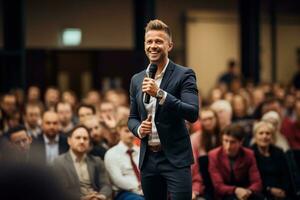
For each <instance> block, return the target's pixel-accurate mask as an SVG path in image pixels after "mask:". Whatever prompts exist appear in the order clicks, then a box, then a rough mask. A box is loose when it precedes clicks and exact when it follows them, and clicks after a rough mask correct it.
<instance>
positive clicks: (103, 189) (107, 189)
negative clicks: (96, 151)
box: [97, 158, 112, 198]
mask: <svg viewBox="0 0 300 200" xmlns="http://www.w3.org/2000/svg"><path fill="white" fill-rule="evenodd" d="M97 163H98V164H97V166H98V167H99V187H100V188H99V189H100V191H99V193H100V194H103V195H105V196H106V197H107V198H110V197H111V195H112V188H111V184H110V181H109V177H108V174H107V171H106V169H105V166H104V162H103V161H102V160H100V158H97Z"/></svg>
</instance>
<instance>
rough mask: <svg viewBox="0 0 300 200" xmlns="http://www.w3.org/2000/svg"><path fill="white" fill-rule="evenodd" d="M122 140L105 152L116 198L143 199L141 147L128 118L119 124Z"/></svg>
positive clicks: (119, 199) (125, 199)
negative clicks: (137, 143)
mask: <svg viewBox="0 0 300 200" xmlns="http://www.w3.org/2000/svg"><path fill="white" fill-rule="evenodd" d="M117 131H118V133H119V134H120V142H119V143H118V144H117V145H116V146H114V147H112V148H111V149H109V150H108V151H107V153H106V154H105V159H104V162H105V167H106V169H107V170H108V173H109V176H110V178H111V181H112V184H113V186H114V187H115V190H116V194H115V198H114V199H115V200H127V199H130V200H143V199H144V197H143V191H142V187H141V180H140V172H139V169H138V166H139V152H140V150H139V147H138V146H136V145H134V138H135V136H134V135H133V134H132V133H131V132H130V131H129V129H128V127H127V120H121V121H120V122H119V123H118V125H117Z"/></svg>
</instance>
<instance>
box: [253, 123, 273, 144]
mask: <svg viewBox="0 0 300 200" xmlns="http://www.w3.org/2000/svg"><path fill="white" fill-rule="evenodd" d="M254 139H255V142H256V144H257V146H259V147H262V148H265V147H268V146H269V145H270V144H271V143H272V141H273V132H272V130H271V129H270V128H269V126H267V125H262V126H260V127H259V128H258V129H257V131H256V132H255V135H254Z"/></svg>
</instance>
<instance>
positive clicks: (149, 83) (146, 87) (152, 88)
mask: <svg viewBox="0 0 300 200" xmlns="http://www.w3.org/2000/svg"><path fill="white" fill-rule="evenodd" d="M158 89H159V87H158V86H157V84H156V83H155V80H154V79H152V78H148V77H145V78H144V80H143V84H142V91H143V92H145V93H147V94H149V95H150V96H153V97H156V94H157V91H158Z"/></svg>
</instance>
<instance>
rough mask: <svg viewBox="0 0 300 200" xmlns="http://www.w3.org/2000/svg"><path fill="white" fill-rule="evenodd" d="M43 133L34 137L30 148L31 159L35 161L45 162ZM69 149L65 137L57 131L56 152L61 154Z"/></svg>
mask: <svg viewBox="0 0 300 200" xmlns="http://www.w3.org/2000/svg"><path fill="white" fill-rule="evenodd" d="M43 135H44V134H43V133H42V134H41V135H39V136H38V137H37V139H34V140H33V142H32V145H31V147H32V148H31V149H30V156H31V159H32V160H33V161H35V162H38V163H41V164H46V145H45V140H44V137H43ZM68 150H69V145H68V142H67V137H66V136H65V135H63V134H61V133H59V139H58V153H59V155H60V154H63V153H66V152H67V151H68Z"/></svg>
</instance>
